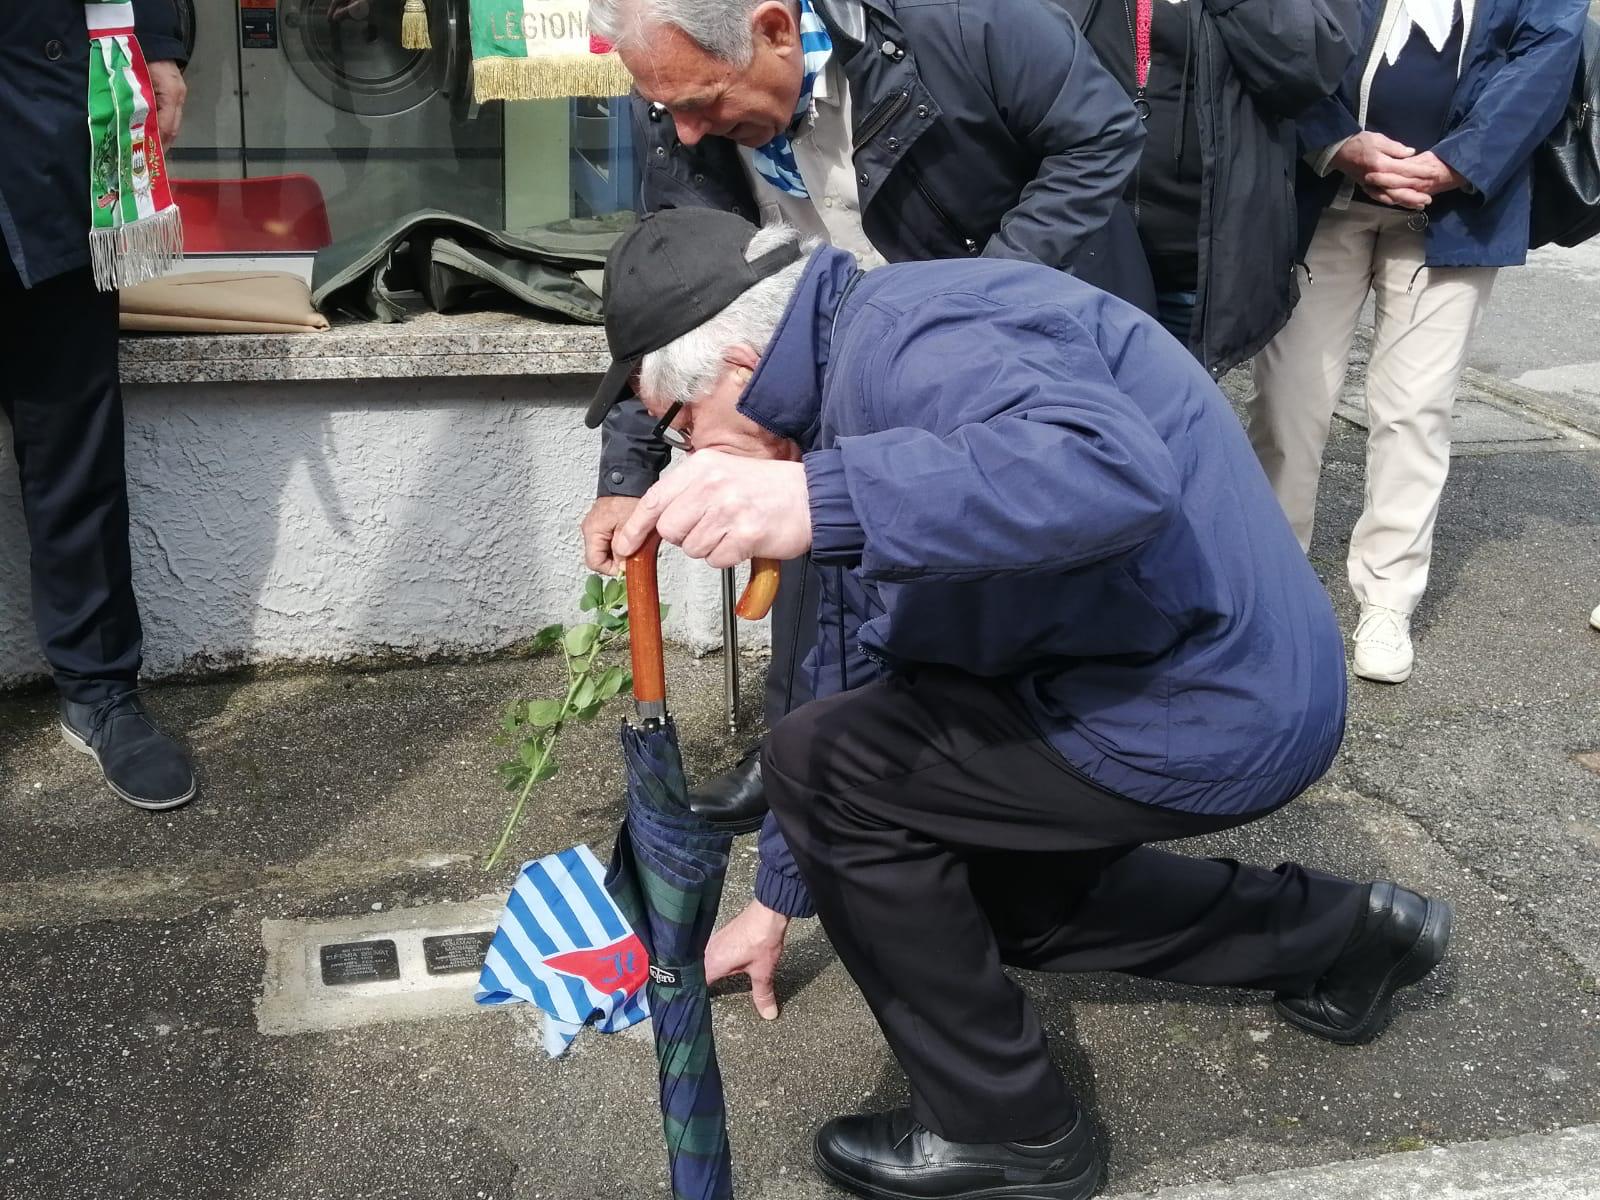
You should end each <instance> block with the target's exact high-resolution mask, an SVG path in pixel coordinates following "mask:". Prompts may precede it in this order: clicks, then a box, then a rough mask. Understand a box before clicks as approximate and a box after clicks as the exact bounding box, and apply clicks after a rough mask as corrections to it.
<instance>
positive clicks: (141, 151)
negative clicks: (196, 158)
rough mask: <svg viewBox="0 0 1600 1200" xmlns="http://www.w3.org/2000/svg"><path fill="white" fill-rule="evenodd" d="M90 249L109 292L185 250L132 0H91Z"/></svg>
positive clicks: (149, 275)
mask: <svg viewBox="0 0 1600 1200" xmlns="http://www.w3.org/2000/svg"><path fill="white" fill-rule="evenodd" d="M83 7H84V15H85V18H86V23H87V26H88V33H89V196H88V200H89V205H90V208H89V214H90V216H89V255H90V260H91V262H92V264H93V267H94V282H95V286H96V287H98V288H99V289H100V290H101V291H104V292H112V291H116V290H117V289H119V288H125V287H132V286H133V285H134V284H137V283H143V282H144V281H145V280H147V279H154V278H155V277H156V276H158V275H162V274H165V273H166V272H167V270H169V269H170V268H171V266H172V264H173V263H174V262H176V261H177V260H178V259H179V258H181V257H183V224H182V221H181V219H180V218H179V216H178V206H177V204H176V203H175V202H174V201H173V199H172V188H171V186H170V185H169V183H168V180H167V163H166V158H165V156H164V155H163V154H162V152H161V135H160V132H159V130H158V128H157V125H156V102H155V89H154V88H153V87H152V86H151V83H150V69H149V67H148V66H147V65H146V63H145V61H144V54H143V53H142V52H141V51H140V49H139V42H138V39H137V38H136V37H135V36H134V26H133V5H132V4H128V3H116V2H115V0H87V3H85V4H84V6H83Z"/></svg>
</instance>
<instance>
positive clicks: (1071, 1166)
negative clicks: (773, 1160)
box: [813, 1107, 1105, 1200]
mask: <svg viewBox="0 0 1600 1200" xmlns="http://www.w3.org/2000/svg"><path fill="white" fill-rule="evenodd" d="M813 1149H814V1153H815V1157H816V1162H817V1169H818V1170H819V1171H821V1172H822V1174H823V1175H824V1176H826V1177H827V1178H828V1179H829V1180H830V1181H831V1182H832V1183H834V1184H835V1185H837V1186H838V1187H842V1188H844V1189H845V1190H846V1191H849V1192H854V1193H855V1194H856V1195H858V1196H870V1197H873V1198H874V1200H975V1198H976V1197H985V1198H989V1197H993V1198H994V1200H1001V1198H1002V1197H1016V1200H1023V1198H1024V1197H1026V1198H1027V1200H1087V1198H1088V1197H1090V1196H1093V1195H1094V1194H1095V1193H1096V1192H1098V1191H1099V1190H1100V1187H1101V1185H1102V1184H1103V1183H1104V1182H1105V1159H1104V1157H1103V1156H1102V1155H1101V1153H1100V1148H1099V1145H1098V1144H1097V1140H1096V1138H1095V1134H1094V1123H1093V1122H1092V1121H1091V1120H1090V1119H1089V1116H1088V1114H1087V1113H1085V1112H1084V1111H1083V1109H1082V1108H1081V1107H1080V1108H1079V1109H1078V1111H1077V1112H1076V1113H1075V1114H1074V1115H1073V1117H1072V1119H1071V1120H1070V1121H1067V1122H1066V1123H1065V1124H1063V1125H1062V1126H1061V1127H1060V1128H1059V1129H1057V1130H1055V1131H1053V1132H1051V1133H1047V1134H1045V1135H1044V1136H1043V1137H1041V1138H1039V1139H1038V1140H1037V1141H1028V1142H950V1141H946V1140H945V1139H944V1138H942V1137H940V1136H939V1135H938V1134H936V1133H934V1132H933V1131H932V1130H931V1129H928V1128H926V1127H925V1126H923V1125H921V1124H919V1123H918V1122H917V1121H916V1119H915V1118H914V1117H912V1115H911V1110H910V1109H908V1108H900V1109H896V1110H895V1111H893V1112H887V1113H873V1114H869V1115H861V1116H852V1117H836V1118H835V1119H834V1120H832V1121H829V1122H828V1123H827V1124H826V1125H824V1126H823V1127H822V1128H821V1129H820V1130H818V1131H817V1138H816V1143H815V1145H814V1148H813Z"/></svg>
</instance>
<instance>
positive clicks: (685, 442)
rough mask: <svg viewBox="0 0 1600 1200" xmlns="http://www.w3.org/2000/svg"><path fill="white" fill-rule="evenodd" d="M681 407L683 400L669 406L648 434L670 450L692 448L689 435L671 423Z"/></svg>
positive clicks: (675, 418) (692, 444)
mask: <svg viewBox="0 0 1600 1200" xmlns="http://www.w3.org/2000/svg"><path fill="white" fill-rule="evenodd" d="M682 408H683V401H682V400H679V401H677V402H676V403H675V404H673V406H672V407H671V408H669V409H667V411H666V415H664V416H663V417H662V418H661V420H659V421H657V422H656V427H655V429H654V430H652V431H651V433H650V436H651V437H652V438H654V439H655V440H656V441H658V442H660V443H661V444H662V445H663V446H666V447H668V448H670V449H672V450H693V449H694V443H693V442H692V441H691V440H690V438H689V435H688V434H687V433H685V432H684V431H683V430H681V429H677V428H675V427H674V426H673V424H672V422H673V421H675V420H677V417H678V413H679V412H680V411H681V410H682Z"/></svg>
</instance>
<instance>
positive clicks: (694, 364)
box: [639, 224, 820, 404]
mask: <svg viewBox="0 0 1600 1200" xmlns="http://www.w3.org/2000/svg"><path fill="white" fill-rule="evenodd" d="M796 242H800V231H799V230H798V229H795V228H794V227H793V226H792V225H782V224H778V225H768V226H766V227H765V228H763V229H761V230H758V231H757V233H756V235H755V237H753V238H751V239H750V244H749V246H747V247H745V252H744V257H745V261H746V262H754V261H755V260H756V259H757V258H760V257H761V256H762V255H763V254H765V253H766V252H767V251H769V250H775V249H777V248H778V247H779V246H786V245H792V244H794V243H796ZM819 244H820V242H819V240H818V239H815V238H813V239H810V240H808V241H806V242H803V243H801V246H800V248H801V250H802V251H804V252H805V256H804V257H802V258H801V259H800V260H799V261H798V262H794V263H790V264H789V265H788V266H787V267H784V268H783V270H781V271H779V272H778V273H777V274H775V275H769V276H767V278H765V279H763V280H762V281H761V282H760V283H758V284H756V285H755V286H754V287H752V288H750V289H749V290H748V291H746V292H745V293H744V294H743V295H741V296H740V297H739V298H738V299H737V300H735V301H734V302H733V303H732V304H730V305H728V307H727V308H725V309H723V310H722V311H721V312H719V313H718V314H717V315H716V316H714V317H712V318H711V320H709V321H707V322H706V323H705V324H704V325H701V326H700V327H699V328H697V329H691V330H690V331H689V332H688V333H686V334H684V335H683V336H682V337H680V338H678V339H677V340H676V341H674V342H669V343H668V344H667V345H665V346H663V347H662V348H661V349H660V350H657V351H655V352H654V353H652V354H647V355H645V357H644V362H643V363H641V364H640V366H639V390H640V391H641V392H643V393H644V394H645V395H647V396H649V397H650V398H651V399H652V400H655V401H657V402H658V403H662V404H692V403H693V402H694V401H696V400H698V399H700V397H701V396H703V395H704V394H705V393H706V392H707V391H708V390H709V389H710V388H711V386H712V385H713V384H715V383H716V381H717V377H718V376H719V375H721V374H722V365H723V363H722V360H723V355H724V354H726V353H727V351H728V350H730V349H731V348H732V347H734V346H749V347H750V348H751V349H752V350H754V351H755V352H756V353H757V354H764V353H766V349H767V344H768V343H769V342H770V341H772V335H773V333H774V332H775V331H776V330H777V328H778V322H779V321H781V320H783V314H784V311H785V310H786V309H787V308H788V307H789V301H790V299H792V298H793V296H794V291H795V288H797V287H799V286H800V277H801V276H802V275H803V274H805V269H806V263H807V262H808V261H809V260H810V256H811V251H813V250H815V249H816V248H817V246H818V245H819Z"/></svg>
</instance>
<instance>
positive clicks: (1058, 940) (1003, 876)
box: [970, 826, 1366, 995]
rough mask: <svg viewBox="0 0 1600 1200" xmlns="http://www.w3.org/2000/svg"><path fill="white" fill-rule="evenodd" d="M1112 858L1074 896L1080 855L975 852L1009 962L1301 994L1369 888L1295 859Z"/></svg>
mask: <svg viewBox="0 0 1600 1200" xmlns="http://www.w3.org/2000/svg"><path fill="white" fill-rule="evenodd" d="M1212 828H1213V829H1214V828H1216V826H1213V827H1212ZM1192 832H1194V833H1199V832H1206V831H1205V830H1194V831H1192ZM1173 836H1182V835H1181V834H1177V833H1175V834H1174V835H1173ZM1108 857H1109V859H1110V861H1108V862H1106V863H1105V864H1104V865H1103V867H1102V869H1101V870H1100V871H1099V873H1098V874H1097V875H1094V876H1092V877H1088V878H1087V879H1086V883H1087V886H1086V887H1085V888H1084V889H1083V890H1082V891H1081V892H1078V893H1075V894H1074V893H1072V892H1069V891H1067V890H1066V889H1063V888H1062V887H1061V886H1060V882H1059V881H1060V880H1061V879H1062V878H1063V876H1066V877H1068V878H1074V879H1085V876H1086V873H1085V872H1084V871H1083V869H1082V866H1081V863H1079V862H1078V861H1076V860H1078V859H1080V858H1081V856H1079V855H1073V854H1066V855H1059V854H1026V855H1021V854H986V855H981V856H976V857H974V858H973V859H972V860H971V863H970V870H971V874H972V886H973V892H974V894H975V895H976V896H977V897H978V902H979V903H980V904H982V905H983V907H984V911H986V912H987V913H988V914H989V920H990V924H991V925H992V926H993V928H994V931H995V936H996V938H997V939H998V940H999V943H1000V957H1001V958H1002V960H1003V961H1005V962H1006V963H1007V964H1009V965H1011V966H1014V967H1026V968H1027V969H1029V970H1033V971H1059V972H1072V971H1122V972H1124V973H1126V974H1129V975H1142V976H1144V977H1146V978H1149V979H1166V980H1171V981H1173V982H1176V983H1192V984H1201V985H1206V986H1222V987H1248V988H1264V989H1267V990H1271V991H1285V992H1289V993H1291V994H1294V995H1301V994H1304V993H1305V992H1307V991H1309V990H1310V989H1311V987H1312V986H1313V985H1314V984H1315V983H1316V982H1317V980H1319V979H1321V978H1322V976H1323V975H1324V974H1326V972H1327V970H1328V968H1329V967H1330V966H1332V965H1333V960H1334V959H1335V958H1337V957H1338V955H1339V951H1340V949H1341V948H1342V947H1343V946H1344V942H1345V938H1346V937H1347V936H1348V935H1349V933H1350V930H1351V928H1352V926H1353V925H1354V923H1355V920H1356V917H1357V915H1358V914H1359V912H1360V910H1361V904H1362V902H1363V900H1364V898H1365V895H1366V889H1365V888H1364V887H1357V886H1354V885H1352V884H1351V883H1350V882H1348V881H1347V880H1343V879H1338V878H1335V877H1334V876H1331V875H1324V874H1323V873H1321V872H1320V871H1313V870H1309V869H1307V868H1305V867H1302V866H1299V865H1298V864H1296V863H1283V864H1282V865H1280V866H1279V867H1278V868H1277V870H1275V871H1266V870H1263V869H1262V868H1260V867H1252V866H1247V865H1244V864H1241V863H1237V862H1234V861H1233V860H1232V859H1213V858H1191V857H1189V856H1187V855H1183V854H1172V853H1170V852H1168V851H1165V850H1156V849H1152V848H1150V847H1147V846H1145V847H1139V848H1136V849H1132V850H1131V851H1117V852H1114V853H1113V854H1111V855H1109V856H1108Z"/></svg>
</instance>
